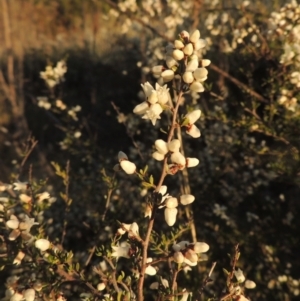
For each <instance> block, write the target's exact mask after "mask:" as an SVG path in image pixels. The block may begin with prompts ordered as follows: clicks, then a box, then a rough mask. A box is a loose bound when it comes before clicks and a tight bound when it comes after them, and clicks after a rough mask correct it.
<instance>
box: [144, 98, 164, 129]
mask: <svg viewBox="0 0 300 301" xmlns="http://www.w3.org/2000/svg"><path fill="white" fill-rule="evenodd" d="M162 111H163V109H162V107H161V105H160V104H158V103H155V104H154V105H151V106H150V108H149V109H148V110H147V111H146V113H145V114H144V115H143V117H142V118H143V119H149V120H151V122H152V124H153V125H155V124H156V120H157V119H160V114H161V113H162Z"/></svg>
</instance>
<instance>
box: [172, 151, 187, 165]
mask: <svg viewBox="0 0 300 301" xmlns="http://www.w3.org/2000/svg"><path fill="white" fill-rule="evenodd" d="M171 161H172V162H173V163H176V164H179V165H184V166H185V157H184V156H183V155H182V153H180V152H175V153H173V154H172V155H171Z"/></svg>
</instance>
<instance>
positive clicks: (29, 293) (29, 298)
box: [24, 288, 35, 301]
mask: <svg viewBox="0 0 300 301" xmlns="http://www.w3.org/2000/svg"><path fill="white" fill-rule="evenodd" d="M24 298H25V300H26V301H33V300H34V298H35V290H34V289H33V288H29V289H27V290H26V291H25V292H24Z"/></svg>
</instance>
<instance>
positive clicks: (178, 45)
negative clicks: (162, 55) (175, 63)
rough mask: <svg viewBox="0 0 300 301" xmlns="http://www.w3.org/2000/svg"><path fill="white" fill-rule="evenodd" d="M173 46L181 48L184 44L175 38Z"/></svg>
mask: <svg viewBox="0 0 300 301" xmlns="http://www.w3.org/2000/svg"><path fill="white" fill-rule="evenodd" d="M174 47H175V48H176V49H182V48H183V47H184V44H183V43H182V42H181V41H180V40H175V41H174Z"/></svg>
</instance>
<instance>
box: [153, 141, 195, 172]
mask: <svg viewBox="0 0 300 301" xmlns="http://www.w3.org/2000/svg"><path fill="white" fill-rule="evenodd" d="M154 145H155V148H156V151H155V152H154V153H153V154H152V157H153V158H154V159H155V160H158V161H162V160H164V158H165V157H166V156H168V157H170V161H171V162H170V164H168V167H167V173H168V174H171V175H174V174H175V173H177V171H178V170H183V169H184V168H186V167H188V168H189V167H195V166H197V165H198V164H199V160H198V159H197V158H185V157H184V156H183V154H182V153H181V152H180V141H179V140H178V139H173V140H172V141H170V142H168V143H167V142H166V141H164V140H162V139H158V140H156V141H155V144H154Z"/></svg>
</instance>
